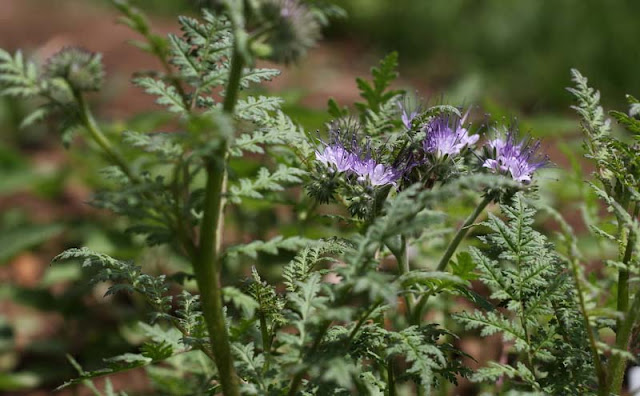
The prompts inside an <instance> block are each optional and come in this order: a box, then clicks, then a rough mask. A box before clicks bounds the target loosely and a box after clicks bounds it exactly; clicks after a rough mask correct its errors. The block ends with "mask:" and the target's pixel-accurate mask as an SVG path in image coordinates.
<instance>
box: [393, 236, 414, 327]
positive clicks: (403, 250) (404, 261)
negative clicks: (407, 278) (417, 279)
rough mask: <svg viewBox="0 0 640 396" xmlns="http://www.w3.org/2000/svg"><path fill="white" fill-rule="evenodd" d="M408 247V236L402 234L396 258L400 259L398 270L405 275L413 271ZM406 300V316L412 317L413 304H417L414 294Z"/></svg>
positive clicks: (405, 298) (405, 297) (406, 296)
mask: <svg viewBox="0 0 640 396" xmlns="http://www.w3.org/2000/svg"><path fill="white" fill-rule="evenodd" d="M407 248H408V243H407V238H406V237H405V236H404V235H402V236H400V252H399V254H398V257H396V259H397V260H398V271H399V272H400V275H404V274H406V273H409V271H411V266H410V265H409V255H408V254H407ZM404 301H405V304H406V306H407V312H406V317H407V318H411V315H412V313H413V305H414V304H415V298H414V296H413V294H410V295H405V296H404Z"/></svg>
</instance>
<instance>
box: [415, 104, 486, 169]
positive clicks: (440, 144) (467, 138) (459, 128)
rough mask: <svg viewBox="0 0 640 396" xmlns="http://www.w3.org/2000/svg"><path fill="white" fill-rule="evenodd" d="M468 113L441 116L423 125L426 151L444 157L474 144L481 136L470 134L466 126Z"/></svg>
mask: <svg viewBox="0 0 640 396" xmlns="http://www.w3.org/2000/svg"><path fill="white" fill-rule="evenodd" d="M468 115H469V112H468V111H467V113H466V114H465V115H464V117H462V118H455V117H454V118H452V117H447V116H440V117H436V118H434V119H433V120H431V121H430V122H429V123H428V124H426V125H425V126H424V127H423V130H424V131H425V132H426V136H425V139H424V141H423V142H422V148H423V150H424V151H425V153H429V154H432V155H434V156H435V157H436V158H437V159H442V158H444V157H445V156H448V157H453V156H456V155H458V154H460V153H461V152H462V150H464V149H465V148H467V147H470V146H472V145H474V144H475V143H476V142H477V141H478V139H479V138H480V137H479V136H478V135H469V130H468V129H467V128H465V127H464V123H465V121H466V119H467V116H468Z"/></svg>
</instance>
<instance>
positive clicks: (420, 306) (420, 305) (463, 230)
mask: <svg viewBox="0 0 640 396" xmlns="http://www.w3.org/2000/svg"><path fill="white" fill-rule="evenodd" d="M493 198H494V197H493V195H492V194H487V195H486V196H485V197H484V198H483V199H482V201H481V202H480V203H479V204H478V206H477V207H476V209H475V210H474V211H473V213H471V214H470V215H469V217H467V219H466V220H465V221H464V223H463V224H462V227H460V229H459V230H458V232H457V233H456V235H455V236H454V237H453V240H451V242H450V243H449V246H447V250H446V251H445V253H444V256H442V259H441V260H440V262H439V263H438V267H437V268H436V271H444V270H445V268H447V264H449V260H451V257H452V256H453V254H454V253H455V252H456V249H457V248H458V246H459V245H460V242H462V240H463V239H464V237H465V236H466V235H467V232H469V228H471V226H472V225H473V223H474V222H475V221H476V219H477V218H478V216H480V213H482V211H483V210H484V209H485V208H486V207H487V205H489V203H491V201H493ZM431 295H432V293H431V292H428V293H426V294H424V295H423V296H422V297H420V298H419V299H418V302H417V304H416V306H415V308H414V309H413V315H412V316H411V318H412V324H415V325H417V324H420V319H421V318H422V312H423V311H424V307H425V306H426V305H427V302H428V301H429V297H431Z"/></svg>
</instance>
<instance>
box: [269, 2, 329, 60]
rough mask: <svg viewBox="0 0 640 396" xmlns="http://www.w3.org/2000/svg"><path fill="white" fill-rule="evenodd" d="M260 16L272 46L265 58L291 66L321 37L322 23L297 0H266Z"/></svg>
mask: <svg viewBox="0 0 640 396" xmlns="http://www.w3.org/2000/svg"><path fill="white" fill-rule="evenodd" d="M261 14H262V17H263V20H264V23H265V24H266V26H269V27H270V29H269V34H268V35H267V39H266V41H265V44H266V45H268V46H269V47H271V51H270V54H269V56H267V57H266V59H270V60H273V61H275V62H280V63H290V62H294V61H296V60H298V59H299V58H300V57H302V56H303V55H304V54H305V53H306V52H307V49H308V48H310V47H312V46H313V45H314V44H315V43H316V41H317V40H318V38H319V37H320V24H319V23H318V21H317V19H316V17H315V16H314V14H313V13H312V12H311V11H310V10H309V9H308V8H307V7H306V6H304V5H302V4H300V3H299V1H298V0H264V1H263V2H262V9H261Z"/></svg>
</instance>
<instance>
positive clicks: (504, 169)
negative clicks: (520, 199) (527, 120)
mask: <svg viewBox="0 0 640 396" xmlns="http://www.w3.org/2000/svg"><path fill="white" fill-rule="evenodd" d="M539 149H540V141H534V142H532V141H531V140H526V139H523V140H521V141H520V142H517V141H516V137H515V134H514V133H513V132H508V133H507V136H506V137H505V138H504V139H502V138H495V139H493V140H491V141H489V142H488V143H487V147H486V149H485V152H486V153H487V155H486V158H485V161H484V163H483V164H482V166H483V167H485V168H488V169H490V170H492V171H493V172H494V173H500V174H505V175H510V176H511V177H512V178H513V179H514V180H516V181H518V182H520V183H523V184H529V183H531V179H532V177H533V173H534V172H535V171H536V170H538V169H540V168H542V167H543V166H544V165H545V164H546V163H547V160H546V158H544V157H541V156H540V155H539V154H538V150H539Z"/></svg>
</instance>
